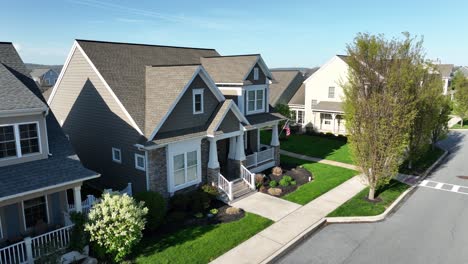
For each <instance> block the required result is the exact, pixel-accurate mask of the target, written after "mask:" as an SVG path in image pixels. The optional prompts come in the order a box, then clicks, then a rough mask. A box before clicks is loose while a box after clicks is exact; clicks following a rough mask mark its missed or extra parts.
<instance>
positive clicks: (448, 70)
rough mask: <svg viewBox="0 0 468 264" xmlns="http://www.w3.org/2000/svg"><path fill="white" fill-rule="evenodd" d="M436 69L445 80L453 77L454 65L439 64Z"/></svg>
mask: <svg viewBox="0 0 468 264" xmlns="http://www.w3.org/2000/svg"><path fill="white" fill-rule="evenodd" d="M436 67H437V70H438V71H439V73H440V75H442V77H443V78H449V77H450V76H451V75H452V71H453V64H438V65H436Z"/></svg>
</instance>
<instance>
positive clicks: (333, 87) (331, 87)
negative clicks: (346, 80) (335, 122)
mask: <svg viewBox="0 0 468 264" xmlns="http://www.w3.org/2000/svg"><path fill="white" fill-rule="evenodd" d="M331 89H333V96H330V92H331V91H332V90H331ZM335 93H336V88H335V86H330V87H328V98H335V95H336V94H335Z"/></svg>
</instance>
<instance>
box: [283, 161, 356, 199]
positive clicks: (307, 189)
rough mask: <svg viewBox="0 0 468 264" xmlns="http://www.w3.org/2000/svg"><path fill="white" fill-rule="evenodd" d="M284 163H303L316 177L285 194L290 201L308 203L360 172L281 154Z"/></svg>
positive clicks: (285, 197) (284, 197)
mask: <svg viewBox="0 0 468 264" xmlns="http://www.w3.org/2000/svg"><path fill="white" fill-rule="evenodd" d="M281 163H282V164H286V163H287V164H292V165H303V166H304V168H305V169H307V170H308V171H310V172H311V173H312V175H313V177H314V180H313V181H312V182H309V183H306V184H304V185H302V186H300V187H299V188H298V189H297V190H295V191H294V192H292V193H289V194H287V195H285V196H283V197H282V198H283V199H286V200H288V201H291V202H294V203H298V204H302V205H304V204H306V203H308V202H310V201H312V200H314V199H315V198H317V197H319V196H320V195H322V194H324V193H326V192H328V191H329V190H331V189H333V188H335V187H336V186H338V185H340V184H342V183H343V182H345V181H347V180H349V179H351V178H352V177H353V176H354V175H356V174H358V172H357V171H354V170H349V169H344V168H340V167H335V166H331V165H326V164H322V163H311V162H309V161H303V160H299V159H295V158H291V157H288V156H284V155H282V156H281Z"/></svg>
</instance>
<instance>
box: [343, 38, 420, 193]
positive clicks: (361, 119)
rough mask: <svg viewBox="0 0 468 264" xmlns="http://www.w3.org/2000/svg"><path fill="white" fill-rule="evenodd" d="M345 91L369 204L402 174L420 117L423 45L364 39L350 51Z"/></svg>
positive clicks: (347, 116) (410, 41)
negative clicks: (418, 99) (418, 93)
mask: <svg viewBox="0 0 468 264" xmlns="http://www.w3.org/2000/svg"><path fill="white" fill-rule="evenodd" d="M347 51H348V55H349V56H348V58H347V62H348V64H349V66H350V70H349V75H348V82H347V83H345V84H344V85H343V86H344V93H345V98H344V109H345V113H346V114H345V119H346V127H347V131H348V132H349V137H348V139H349V142H350V145H351V150H352V152H353V155H354V160H355V163H356V165H358V166H359V167H360V168H361V170H362V172H363V174H364V175H365V176H366V178H367V180H368V183H369V195H368V198H369V200H374V199H375V191H376V190H377V188H378V187H380V186H382V185H385V184H387V183H388V182H389V181H390V180H391V178H392V177H393V176H394V175H395V174H396V173H397V172H398V168H399V166H400V164H401V162H402V159H401V157H402V156H403V154H404V152H405V149H406V147H407V145H408V140H409V134H410V130H411V126H412V124H413V121H414V119H415V117H416V115H417V111H416V102H415V101H416V100H415V97H416V95H415V94H414V91H415V90H416V89H417V86H420V85H421V83H420V78H419V76H420V75H421V72H424V71H423V68H424V67H423V65H424V57H423V55H422V54H423V51H422V41H418V40H416V39H415V38H411V37H410V36H409V34H405V38H404V39H402V40H400V39H391V40H387V39H385V37H384V36H383V35H377V36H375V35H369V34H362V33H360V34H358V35H357V37H356V38H355V39H354V42H353V43H351V44H349V45H348V46H347Z"/></svg>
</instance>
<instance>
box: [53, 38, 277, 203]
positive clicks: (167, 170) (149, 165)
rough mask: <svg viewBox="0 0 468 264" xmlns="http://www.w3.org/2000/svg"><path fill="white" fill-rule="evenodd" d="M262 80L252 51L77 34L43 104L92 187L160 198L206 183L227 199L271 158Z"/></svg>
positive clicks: (272, 119)
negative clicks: (89, 173) (91, 177)
mask: <svg viewBox="0 0 468 264" xmlns="http://www.w3.org/2000/svg"><path fill="white" fill-rule="evenodd" d="M271 79H272V76H271V73H270V71H269V70H268V67H267V66H266V65H265V63H264V62H263V60H262V58H261V56H260V55H240V56H220V55H219V54H218V53H217V52H216V50H214V49H198V48H185V47H170V46H157V45H144V44H130V43H115V42H100V41H89V40H77V41H75V43H74V45H73V47H72V50H71V52H70V55H69V57H68V59H67V61H66V63H65V65H64V69H63V70H62V72H61V74H60V76H59V79H58V81H57V85H56V86H55V87H54V90H53V92H52V94H51V97H50V99H49V104H50V106H51V108H52V109H53V110H54V112H55V114H56V116H57V119H58V120H59V122H60V124H61V125H62V128H63V129H64V131H65V132H66V133H67V135H68V136H69V137H70V140H71V142H72V144H73V145H74V146H75V148H76V151H77V153H78V156H79V157H80V159H81V160H82V161H83V164H85V166H87V167H88V168H90V169H93V170H96V171H98V172H100V173H101V174H102V177H101V178H100V179H99V182H96V184H99V185H100V187H106V188H109V187H112V188H122V187H124V186H126V185H127V183H128V182H131V183H132V186H133V187H134V190H135V191H136V192H139V191H145V190H152V191H157V192H159V193H161V194H162V195H163V196H165V197H168V196H170V195H172V194H174V193H175V192H177V191H181V190H187V189H192V188H193V187H195V186H198V185H200V184H204V183H210V184H214V185H216V186H218V187H219V188H220V189H221V190H223V191H224V192H225V193H226V195H227V196H228V198H229V199H231V200H232V199H233V198H235V197H237V196H239V195H240V194H241V192H238V193H236V190H237V189H238V188H240V189H242V190H239V191H246V189H247V191H248V188H249V187H250V188H255V186H254V179H253V178H254V177H253V176H254V175H253V174H252V172H257V171H262V170H264V169H267V168H270V167H272V166H274V165H275V164H278V163H279V141H278V122H279V121H280V120H282V119H284V117H282V116H281V115H279V114H276V113H271V112H270V111H269V103H268V93H269V83H270V80H271ZM266 126H272V128H273V129H272V133H273V135H272V140H271V144H270V145H268V146H264V145H261V144H260V133H259V131H260V129H262V128H263V127H266ZM242 164H243V165H242ZM238 179H244V180H245V181H242V180H240V183H243V182H245V184H234V182H236V183H237V182H239V181H238ZM244 185H245V186H244ZM246 186H247V188H245V187H246ZM236 194H237V195H236Z"/></svg>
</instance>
